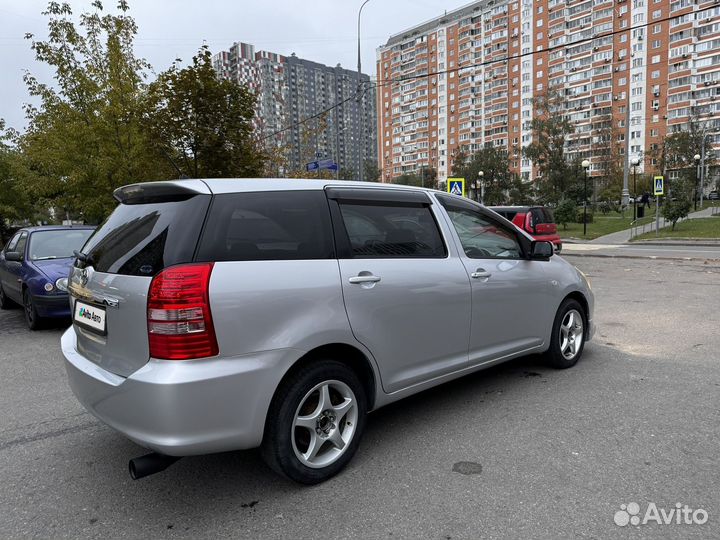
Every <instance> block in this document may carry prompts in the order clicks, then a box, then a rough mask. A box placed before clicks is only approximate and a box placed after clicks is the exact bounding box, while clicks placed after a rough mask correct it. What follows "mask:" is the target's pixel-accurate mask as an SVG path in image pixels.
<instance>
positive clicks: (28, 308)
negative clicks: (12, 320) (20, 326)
mask: <svg viewBox="0 0 720 540" xmlns="http://www.w3.org/2000/svg"><path fill="white" fill-rule="evenodd" d="M23 308H24V311H25V322H26V323H27V326H28V328H29V329H30V330H39V329H40V328H42V319H41V318H40V316H39V315H38V312H37V308H36V307H35V302H34V301H33V297H32V294H30V291H28V290H27V289H25V290H24V291H23Z"/></svg>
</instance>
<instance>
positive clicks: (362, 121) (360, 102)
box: [357, 0, 370, 182]
mask: <svg viewBox="0 0 720 540" xmlns="http://www.w3.org/2000/svg"><path fill="white" fill-rule="evenodd" d="M369 1H370V0H365V1H364V2H363V3H362V5H361V6H360V9H359V10H358V16H357V57H358V59H357V60H358V81H357V95H358V108H359V109H360V148H359V152H358V158H359V161H360V163H359V165H360V166H359V167H358V175H359V178H360V181H361V182H362V181H363V168H364V167H365V107H363V104H364V103H365V101H364V100H363V94H361V93H360V80H361V79H360V77H361V72H360V69H361V62H360V15H361V14H362V10H363V8H364V7H365V4H367V3H368V2H369Z"/></svg>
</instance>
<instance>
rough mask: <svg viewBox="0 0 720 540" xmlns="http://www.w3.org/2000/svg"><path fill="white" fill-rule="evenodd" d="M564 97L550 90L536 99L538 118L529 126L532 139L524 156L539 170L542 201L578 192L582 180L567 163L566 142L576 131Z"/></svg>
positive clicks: (554, 199)
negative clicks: (566, 109) (570, 192)
mask: <svg viewBox="0 0 720 540" xmlns="http://www.w3.org/2000/svg"><path fill="white" fill-rule="evenodd" d="M563 104H564V101H563V98H562V96H560V94H558V93H555V92H552V91H547V92H546V93H544V94H540V95H538V96H537V97H535V98H533V106H534V108H535V111H534V112H535V115H534V117H533V119H532V121H531V123H530V128H531V130H532V134H533V139H532V142H531V143H530V144H529V145H527V146H526V147H524V148H523V155H524V156H525V157H526V158H528V159H529V160H531V161H532V162H533V164H534V165H535V166H536V167H537V168H538V170H539V172H540V176H541V178H540V179H539V181H538V195H539V198H540V200H541V202H544V203H557V202H559V201H560V200H562V199H563V198H565V197H567V196H568V192H569V191H571V190H577V184H578V182H579V181H580V178H579V177H578V175H577V172H578V171H577V167H576V166H575V165H574V164H573V163H571V162H568V160H567V158H566V154H565V142H566V140H567V138H568V136H569V135H572V134H573V133H574V132H575V128H574V126H573V125H572V124H571V123H570V121H569V120H568V119H567V117H566V116H565V114H564V109H563Z"/></svg>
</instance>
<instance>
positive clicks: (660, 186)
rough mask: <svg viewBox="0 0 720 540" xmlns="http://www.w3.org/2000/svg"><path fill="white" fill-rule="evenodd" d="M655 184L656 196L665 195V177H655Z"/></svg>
mask: <svg viewBox="0 0 720 540" xmlns="http://www.w3.org/2000/svg"><path fill="white" fill-rule="evenodd" d="M653 184H654V185H655V195H664V194H665V177H664V176H653Z"/></svg>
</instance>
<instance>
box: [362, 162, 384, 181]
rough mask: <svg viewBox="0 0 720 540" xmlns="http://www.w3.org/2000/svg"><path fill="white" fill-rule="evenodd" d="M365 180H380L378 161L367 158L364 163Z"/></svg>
mask: <svg viewBox="0 0 720 540" xmlns="http://www.w3.org/2000/svg"><path fill="white" fill-rule="evenodd" d="M363 180H365V182H379V181H380V169H379V168H378V165H377V161H373V160H371V159H366V160H365V163H364V164H363Z"/></svg>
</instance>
